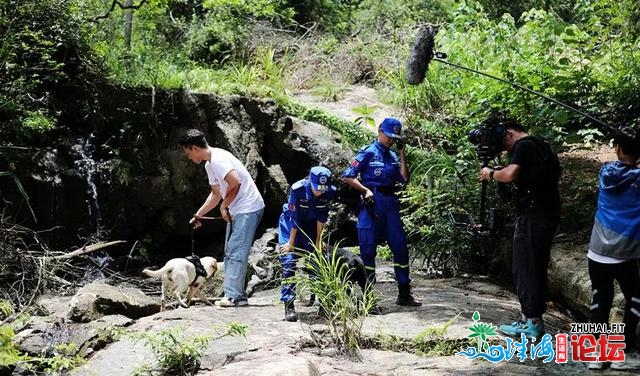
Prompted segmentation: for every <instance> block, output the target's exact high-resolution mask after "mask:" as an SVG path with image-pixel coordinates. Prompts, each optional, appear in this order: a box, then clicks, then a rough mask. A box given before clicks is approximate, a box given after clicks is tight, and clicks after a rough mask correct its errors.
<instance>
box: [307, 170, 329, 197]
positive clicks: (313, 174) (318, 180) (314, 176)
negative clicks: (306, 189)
mask: <svg viewBox="0 0 640 376" xmlns="http://www.w3.org/2000/svg"><path fill="white" fill-rule="evenodd" d="M309 180H310V181H311V188H312V189H314V190H316V191H321V192H325V191H327V190H328V189H329V187H330V186H331V170H329V169H328V168H326V167H322V166H315V167H312V168H311V171H309Z"/></svg>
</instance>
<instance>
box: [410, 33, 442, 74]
mask: <svg viewBox="0 0 640 376" xmlns="http://www.w3.org/2000/svg"><path fill="white" fill-rule="evenodd" d="M438 29H439V28H438V26H437V25H423V26H421V27H420V30H418V33H417V34H416V42H415V43H414V44H413V48H412V49H411V53H410V54H409V61H408V62H407V81H408V82H409V84H411V85H419V84H420V83H422V81H424V77H425V75H426V74H427V69H428V68H429V63H430V62H431V59H433V55H434V52H433V50H434V46H435V42H434V36H435V35H436V34H437V33H438Z"/></svg>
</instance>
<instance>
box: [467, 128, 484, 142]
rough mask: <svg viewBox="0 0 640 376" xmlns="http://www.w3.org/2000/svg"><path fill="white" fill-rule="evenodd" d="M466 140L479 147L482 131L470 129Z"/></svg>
mask: <svg viewBox="0 0 640 376" xmlns="http://www.w3.org/2000/svg"><path fill="white" fill-rule="evenodd" d="M467 138H468V140H469V142H471V143H472V144H474V145H479V144H481V143H482V129H472V130H471V131H469V133H468V134H467Z"/></svg>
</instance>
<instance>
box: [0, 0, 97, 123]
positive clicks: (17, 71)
mask: <svg viewBox="0 0 640 376" xmlns="http://www.w3.org/2000/svg"><path fill="white" fill-rule="evenodd" d="M76 5H77V2H76V1H75V0H42V1H36V0H24V1H16V0H6V1H2V2H0V40H2V43H0V72H2V73H1V74H0V134H4V135H20V134H21V132H22V128H23V126H26V127H27V128H29V129H28V130H27V131H28V132H32V131H42V130H46V129H48V128H50V127H51V126H53V124H54V123H55V122H54V120H53V119H52V116H51V115H52V114H50V113H49V108H48V106H49V101H50V99H51V96H52V92H53V91H54V90H55V86H56V85H57V84H58V83H60V82H62V81H64V80H66V79H68V78H69V77H72V76H74V75H76V74H78V73H79V72H80V71H81V63H80V61H81V60H85V61H88V56H87V54H84V53H83V52H81V51H82V48H81V47H82V46H83V45H84V44H83V42H82V39H81V38H80V35H81V33H80V30H81V27H80V17H79V13H78V12H77V11H76Z"/></svg>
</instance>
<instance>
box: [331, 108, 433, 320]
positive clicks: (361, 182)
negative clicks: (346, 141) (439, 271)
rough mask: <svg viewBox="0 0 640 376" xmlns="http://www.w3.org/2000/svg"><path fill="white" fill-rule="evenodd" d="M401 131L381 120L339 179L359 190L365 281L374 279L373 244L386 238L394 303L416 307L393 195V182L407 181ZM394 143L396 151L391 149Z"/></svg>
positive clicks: (396, 123) (395, 123)
mask: <svg viewBox="0 0 640 376" xmlns="http://www.w3.org/2000/svg"><path fill="white" fill-rule="evenodd" d="M401 131H402V124H401V123H400V121H399V120H398V119H395V118H386V119H384V120H383V121H382V123H380V126H379V127H378V139H377V140H376V141H375V142H374V143H372V144H370V145H367V146H364V147H362V148H361V149H360V151H358V154H357V155H356V156H355V158H353V160H352V161H351V164H350V165H349V167H347V169H346V170H345V171H344V173H343V174H342V178H343V179H344V182H345V183H347V184H348V185H350V186H351V187H353V188H354V189H356V190H358V191H359V192H361V193H362V197H363V202H362V205H361V208H360V211H359V214H358V223H357V230H358V242H359V244H360V257H362V261H363V262H364V265H365V268H366V269H367V277H368V280H369V282H370V283H371V284H374V283H375V282H376V274H375V270H376V262H375V259H376V247H377V245H378V244H379V243H381V242H382V241H383V240H386V242H387V243H388V244H389V248H391V252H392V253H393V265H394V272H395V276H396V281H397V282H398V298H397V300H396V304H398V305H401V306H410V307H419V306H421V305H422V303H420V302H419V301H417V300H416V299H415V298H414V297H413V295H412V294H411V279H410V278H409V251H408V249H407V237H406V234H405V232H404V227H403V224H402V219H401V218H400V201H399V200H398V197H397V196H396V184H397V183H401V184H405V183H407V182H408V181H409V170H408V168H407V163H406V158H405V151H404V142H403V139H402V136H401V134H402V133H401ZM394 144H395V145H396V150H397V151H394V150H392V149H391V147H392V146H393V145H394Z"/></svg>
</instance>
